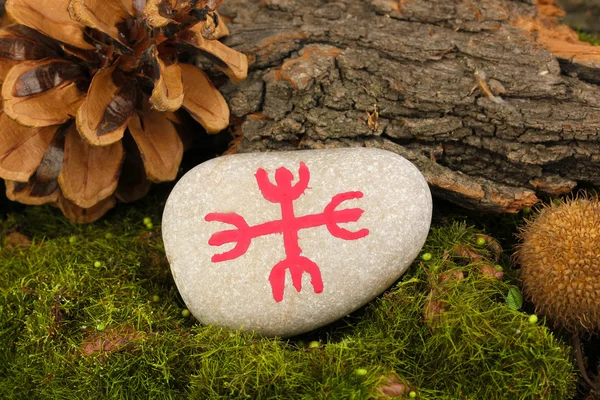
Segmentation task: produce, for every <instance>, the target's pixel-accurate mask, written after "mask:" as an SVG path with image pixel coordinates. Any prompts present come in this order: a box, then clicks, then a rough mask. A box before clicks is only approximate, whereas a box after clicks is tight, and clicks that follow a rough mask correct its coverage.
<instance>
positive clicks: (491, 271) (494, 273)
mask: <svg viewBox="0 0 600 400" xmlns="http://www.w3.org/2000/svg"><path fill="white" fill-rule="evenodd" d="M479 273H480V274H482V275H485V276H490V277H492V278H496V279H498V280H502V278H504V272H503V271H500V270H499V269H496V267H494V266H493V265H490V264H485V265H480V266H479Z"/></svg>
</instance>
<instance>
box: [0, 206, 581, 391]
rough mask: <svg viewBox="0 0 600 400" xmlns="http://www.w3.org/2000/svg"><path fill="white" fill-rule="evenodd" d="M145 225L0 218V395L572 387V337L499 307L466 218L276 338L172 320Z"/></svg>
mask: <svg viewBox="0 0 600 400" xmlns="http://www.w3.org/2000/svg"><path fill="white" fill-rule="evenodd" d="M138 210H139V211H138ZM145 217H149V218H151V219H152V221H154V227H153V228H152V229H148V228H147V227H146V225H145V224H144V218H145ZM158 221H160V205H159V204H153V202H152V199H149V200H148V201H147V202H146V203H145V205H144V204H142V205H141V206H138V207H137V209H133V208H131V207H129V208H124V209H119V210H117V211H116V212H114V213H112V214H111V215H110V216H109V218H108V219H106V220H104V221H102V222H99V223H95V224H92V225H88V226H79V225H74V224H71V223H69V222H67V221H65V220H64V218H63V217H62V216H61V215H60V214H59V212H57V211H55V210H52V209H50V208H45V207H32V208H27V210H26V211H25V213H24V214H22V215H19V216H14V215H13V216H10V217H8V218H7V219H6V220H4V221H2V222H0V228H2V232H3V234H2V236H0V243H2V244H3V246H2V249H1V250H0V282H2V284H1V288H2V290H1V292H0V398H3V399H23V398H30V399H53V400H54V399H135V398H140V399H148V398H152V399H181V398H190V399H231V398H236V399H292V398H293V399H367V398H372V397H373V395H374V394H375V393H376V389H377V387H379V386H381V385H383V384H385V381H386V380H387V379H388V378H390V377H395V378H394V379H396V380H397V381H399V382H402V383H403V384H405V385H406V386H407V387H408V388H410V390H414V391H415V392H416V393H417V398H420V399H456V398H471V399H484V398H485V399H520V398H522V399H526V398H545V399H561V400H563V399H567V398H568V397H569V396H570V395H572V394H573V391H574V385H575V383H574V382H575V380H574V368H573V365H572V362H571V350H570V348H569V347H568V346H566V345H565V344H564V343H561V342H560V341H558V340H557V339H556V338H555V337H554V336H553V335H552V333H551V332H550V331H549V330H548V328H546V327H545V326H544V325H543V323H542V322H543V321H540V322H538V323H537V324H531V323H529V322H528V315H527V314H525V313H523V312H521V311H518V310H514V309H511V308H510V307H509V306H508V305H507V304H506V301H505V299H506V296H507V294H508V293H509V291H510V290H511V288H513V290H514V285H515V282H514V281H513V280H512V279H511V277H512V276H513V274H512V271H511V270H510V268H509V265H508V263H507V262H506V260H503V259H501V260H500V263H501V264H503V265H502V266H503V269H504V272H505V279H504V280H498V279H496V278H494V277H491V276H487V275H485V274H483V273H481V272H480V271H481V268H482V266H485V265H488V264H490V263H494V264H495V263H496V261H495V259H494V257H495V253H494V249H493V248H490V247H489V246H481V247H478V246H475V245H474V243H476V234H477V233H479V232H475V231H474V230H473V229H470V228H467V227H465V226H464V225H461V224H450V225H446V226H444V227H441V228H436V229H433V230H432V232H431V235H430V237H429V239H428V242H427V244H426V246H425V248H424V249H423V252H422V253H431V258H430V259H429V260H428V261H422V259H421V258H420V257H419V258H417V260H416V261H415V263H414V264H413V265H412V267H411V268H410V270H409V271H408V272H407V273H406V274H405V275H404V276H403V278H402V279H401V281H400V282H398V283H397V284H396V285H394V286H393V287H392V288H391V289H390V290H389V291H387V292H386V293H385V294H384V295H382V296H381V297H380V298H378V299H376V300H374V301H373V302H372V303H371V304H369V305H368V306H367V307H365V308H364V309H362V310H360V311H359V312H357V313H355V314H354V315H353V316H351V317H349V318H347V319H345V321H342V323H338V324H335V325H332V326H330V327H326V328H323V329H320V330H318V331H316V332H315V333H312V334H310V335H307V336H303V337H301V338H296V339H292V340H279V339H265V338H261V337H258V336H256V335H253V334H251V333H243V332H235V331H228V330H223V329H219V328H216V327H205V326H201V325H199V324H197V323H195V322H194V320H193V318H185V317H183V316H182V313H181V312H182V310H183V309H184V308H185V306H184V304H183V303H182V301H181V299H180V297H179V295H178V293H177V290H176V288H175V286H174V284H173V282H172V280H171V276H170V273H169V269H168V265H167V263H166V261H165V258H164V251H163V248H162V242H161V239H160V227H159V226H158ZM14 231H18V232H21V233H25V234H27V235H28V236H29V237H30V238H31V239H32V242H33V244H32V245H31V246H30V247H29V248H19V247H14V248H11V246H10V245H9V242H10V240H7V239H6V238H7V237H8V235H9V234H10V233H11V232H14ZM71 237H75V238H76V240H70V238H71ZM465 246H468V250H469V251H471V252H470V253H466V254H468V256H467V257H465ZM427 258H428V257H427ZM97 261H98V262H97ZM461 274H462V275H461ZM460 276H462V277H463V278H461V279H458V278H457V279H454V278H456V277H460ZM448 277H450V279H448ZM453 277H454V278H453ZM432 304H433V305H435V306H436V307H432ZM427 310H429V311H427ZM344 323H345V325H344ZM311 340H316V341H317V342H318V343H317V345H316V346H315V345H308V344H306V343H308V342H309V341H311ZM357 371H358V372H357ZM365 371H366V373H365ZM406 398H408V393H407V394H406Z"/></svg>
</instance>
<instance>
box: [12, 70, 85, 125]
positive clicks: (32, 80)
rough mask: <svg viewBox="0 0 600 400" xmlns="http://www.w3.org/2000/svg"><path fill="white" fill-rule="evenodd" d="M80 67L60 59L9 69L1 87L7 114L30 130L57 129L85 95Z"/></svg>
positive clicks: (69, 116) (72, 112)
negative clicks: (29, 127)
mask: <svg viewBox="0 0 600 400" xmlns="http://www.w3.org/2000/svg"><path fill="white" fill-rule="evenodd" d="M84 79H86V77H85V75H84V73H83V71H82V70H81V68H80V67H79V66H77V65H76V64H73V63H71V62H68V61H65V60H60V59H44V60H40V61H37V60H36V61H24V62H22V63H20V64H18V65H15V66H14V67H13V68H11V69H10V71H9V72H8V74H7V75H6V78H5V79H4V84H3V85H2V97H3V99H4V103H3V106H4V110H5V112H6V114H7V115H8V116H9V117H10V118H12V119H14V120H15V121H17V122H18V123H20V124H21V125H25V126H31V127H38V128H39V127H42V126H50V125H58V124H62V123H63V122H66V121H68V120H69V119H71V118H73V116H74V115H75V113H76V112H77V109H78V108H79V106H80V105H81V103H82V101H83V98H84V96H85V93H83V92H82V91H81V90H79V87H78V85H79V82H78V81H81V80H84Z"/></svg>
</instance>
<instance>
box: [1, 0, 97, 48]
mask: <svg viewBox="0 0 600 400" xmlns="http://www.w3.org/2000/svg"><path fill="white" fill-rule="evenodd" d="M48 3H50V1H49V2H48ZM68 6H69V0H52V1H51V4H48V5H47V6H46V7H40V2H39V0H11V1H7V2H6V12H7V14H8V15H9V16H10V17H11V18H12V19H14V20H15V21H17V22H18V23H19V24H21V25H25V26H27V27H29V28H31V29H34V30H36V31H38V32H40V33H43V34H44V35H46V36H50V37H51V38H54V39H56V40H59V41H61V42H64V43H67V44H70V45H72V46H75V47H79V48H81V49H88V50H93V49H94V46H92V45H91V44H89V43H88V42H86V41H85V38H84V26H83V25H81V24H79V23H77V22H76V21H73V20H72V19H71V16H70V15H69V12H68V11H67V9H68Z"/></svg>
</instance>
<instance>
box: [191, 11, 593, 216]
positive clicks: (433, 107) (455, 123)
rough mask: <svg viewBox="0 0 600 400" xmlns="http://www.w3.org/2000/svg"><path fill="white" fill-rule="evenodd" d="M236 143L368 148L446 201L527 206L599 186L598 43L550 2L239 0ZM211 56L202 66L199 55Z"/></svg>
mask: <svg viewBox="0 0 600 400" xmlns="http://www.w3.org/2000/svg"><path fill="white" fill-rule="evenodd" d="M219 12H220V14H221V16H222V20H223V21H225V22H226V23H227V24H228V26H229V29H230V31H231V36H230V37H229V38H228V39H227V40H226V43H227V45H229V46H231V47H233V48H235V49H236V50H239V51H242V52H244V53H245V54H247V55H248V56H249V59H250V62H251V67H250V74H249V77H248V79H247V80H246V81H244V82H242V83H240V84H238V85H234V84H229V83H226V84H224V85H222V86H221V91H222V92H223V93H224V94H225V96H226V98H227V100H228V102H229V104H230V107H231V112H232V116H233V118H234V121H235V124H236V125H237V128H236V130H235V134H236V135H237V136H238V137H237V139H236V140H235V144H234V147H233V148H232V149H231V151H237V152H250V151H273V150H296V149H320V148H331V147H342V146H366V147H376V148H382V149H387V150H391V151H393V152H396V153H398V154H400V155H402V156H404V157H406V158H407V159H409V160H411V161H412V162H413V163H415V164H416V165H417V166H418V167H419V169H420V170H421V171H422V172H423V174H424V175H425V177H426V179H427V180H428V182H429V184H430V187H431V189H432V192H433V194H434V195H435V196H439V197H441V198H444V199H447V200H450V201H452V202H455V203H457V204H460V205H462V206H465V207H468V208H472V209H477V210H482V211H495V212H517V211H519V210H521V209H523V208H525V207H529V206H531V205H533V204H534V203H536V202H538V201H539V199H540V198H542V197H543V196H547V195H551V196H556V195H561V194H564V193H567V192H569V191H571V190H573V189H574V188H576V186H577V185H578V184H582V183H587V184H592V185H600V142H599V140H598V138H599V136H598V135H599V129H600V86H599V85H600V46H592V45H590V44H588V43H584V42H580V41H579V39H578V37H577V34H576V33H575V32H574V31H572V30H571V29H570V28H568V27H566V26H564V25H560V24H559V21H558V20H557V17H560V16H561V15H562V11H561V10H560V9H559V8H557V7H556V6H555V5H554V4H553V3H552V1H551V0H537V1H535V0H435V1H431V0H400V1H398V0H339V1H331V0H228V1H227V2H225V3H223V5H222V6H221V7H220V9H219ZM200 63H202V62H200Z"/></svg>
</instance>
